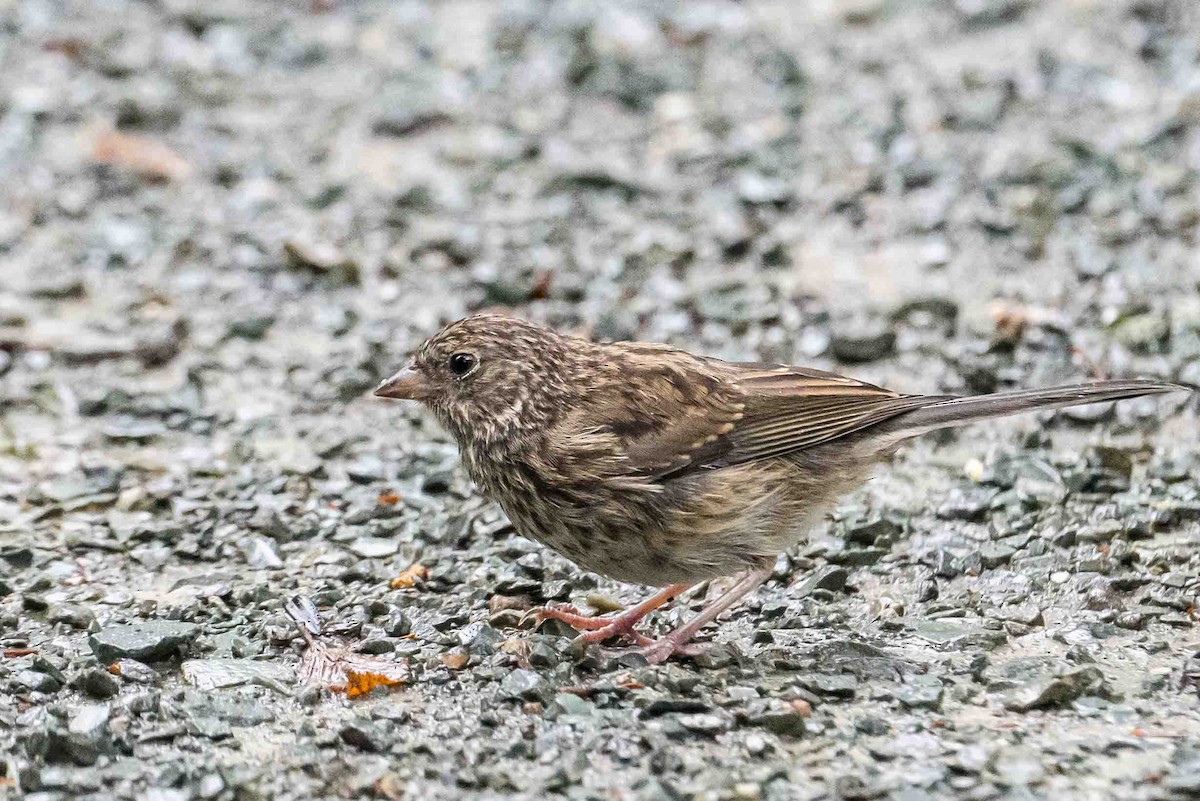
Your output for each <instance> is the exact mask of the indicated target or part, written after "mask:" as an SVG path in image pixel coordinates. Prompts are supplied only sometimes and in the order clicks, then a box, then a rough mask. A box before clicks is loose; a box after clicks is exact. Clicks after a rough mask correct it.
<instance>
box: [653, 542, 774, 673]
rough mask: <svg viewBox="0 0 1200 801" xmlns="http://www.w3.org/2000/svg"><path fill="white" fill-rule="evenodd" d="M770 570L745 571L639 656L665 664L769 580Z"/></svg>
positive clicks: (765, 568) (762, 568) (764, 568)
mask: <svg viewBox="0 0 1200 801" xmlns="http://www.w3.org/2000/svg"><path fill="white" fill-rule="evenodd" d="M773 569H774V566H772V567H761V568H756V569H754V570H748V571H746V572H745V573H744V574H743V575H742V577H741V578H740V579H738V580H737V582H736V583H735V584H734V585H733V586H732V587H730V588H729V589H728V590H726V591H725V592H724V594H722V595H721V597H719V598H717V599H716V600H715V601H713V602H712V603H710V604H709V605H708V606H706V607H704V608H703V609H702V610H700V613H699V614H697V615H696V616H695V617H694V618H692V619H691V620H689V621H688V622H687V623H684V624H683V625H682V626H680V627H679V628H677V629H675V630H674V631H672V632H671V633H670V634H668V635H666V636H665V637H663V638H661V639H659V640H655V641H654V642H651V643H649V644H646V645H644V647H643V648H642V654H643V655H644V656H645V657H646V659H647V660H648V661H649V662H650V664H652V665H657V664H659V663H660V662H665V661H667V659H668V658H670V656H671V654H674V653H676V652H679V651H681V650H684V645H685V644H686V643H687V641H688V640H690V639H692V637H694V636H695V635H696V632H697V631H699V630H700V628H701V627H702V626H703V625H704V624H706V623H708V622H709V621H711V620H714V619H715V618H716V617H717V616H718V615H720V614H721V613H722V612H724V611H725V610H726V609H729V608H730V607H731V606H733V605H734V604H735V603H737V602H738V601H740V600H741V599H742V598H743V597H745V596H746V595H748V594H750V593H752V592H754V590H756V589H758V587H759V586H760V585H761V584H762V583H763V582H764V581H766V580H767V579H768V578H770V576H771V571H772V570H773Z"/></svg>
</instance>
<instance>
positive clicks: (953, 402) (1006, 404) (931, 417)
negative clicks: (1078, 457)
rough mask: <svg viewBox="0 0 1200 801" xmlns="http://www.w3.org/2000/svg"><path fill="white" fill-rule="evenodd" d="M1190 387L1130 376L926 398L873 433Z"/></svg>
mask: <svg viewBox="0 0 1200 801" xmlns="http://www.w3.org/2000/svg"><path fill="white" fill-rule="evenodd" d="M1193 389H1194V388H1193V387H1188V386H1184V385H1182V384H1172V383H1170V382H1167V381H1152V380H1142V379H1134V380H1127V381H1097V382H1094V383H1091V384H1070V385H1068V386H1062V387H1049V388H1047V389H1020V390H1014V391H1011V392H997V393H994V394H992V395H976V396H974V397H969V398H930V399H929V400H930V403H928V404H926V405H921V406H918V407H917V408H915V409H912V410H911V411H907V412H904V413H902V414H899V415H897V416H895V417H893V418H891V419H889V420H887V421H886V422H883V423H880V424H879V426H878V427H876V428H875V432H877V433H881V434H884V435H885V438H886V439H888V440H891V441H895V442H898V441H900V440H902V439H907V438H909V437H915V436H918V435H920V434H924V433H927V432H929V431H934V430H936V429H939V428H949V427H953V426H961V425H966V424H967V423H974V422H976V421H977V420H987V419H989V418H992V417H1005V416H1007V415H1010V414H1019V413H1021V412H1032V411H1036V410H1039V409H1061V408H1063V407H1066V406H1080V405H1083V404H1086V403H1101V402H1104V401H1116V400H1123V399H1125V398H1137V397H1140V396H1142V395H1160V394H1163V393H1166V392H1177V391H1180V390H1184V391H1188V390H1193ZM888 435H890V436H888Z"/></svg>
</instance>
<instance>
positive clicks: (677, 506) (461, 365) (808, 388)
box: [374, 313, 1190, 664]
mask: <svg viewBox="0 0 1200 801" xmlns="http://www.w3.org/2000/svg"><path fill="white" fill-rule="evenodd" d="M1188 389H1190V387H1185V386H1182V385H1179V384H1175V383H1171V382H1167V381H1160V380H1153V379H1130V380H1107V381H1095V382H1091V383H1079V384H1071V385H1067V386H1056V387H1050V388H1045V389H1018V390H1012V391H1002V392H996V393H993V394H988V395H976V396H965V397H959V396H948V395H919V394H917V395H910V394H903V393H900V392H894V391H892V390H888V389H884V388H882V387H879V386H875V385H874V384H869V383H867V382H865V381H860V380H857V379H855V378H849V377H846V376H842V375H838V374H836V373H831V372H825V371H822V370H815V369H810V368H806V367H797V366H791V365H786V364H770V363H740V362H728V361H722V360H720V359H717V358H712V357H707V356H701V355H695V354H693V353H690V352H688V351H686V350H681V349H678V348H675V347H671V346H669V345H663V344H653V343H643V342H612V343H598V342H593V341H591V340H589V339H586V338H583V337H579V336H574V335H570V334H565V333H560V332H558V331H556V330H553V329H551V328H548V327H545V326H542V325H538V324H536V323H532V322H529V321H526V320H522V319H519V318H517V317H512V316H508V315H505V314H500V313H480V314H475V315H472V316H468V317H466V318H464V319H461V320H458V321H456V322H453V323H450V324H449V325H446V326H445V327H444V328H443V329H442V330H440V331H439V332H437V333H436V334H434V335H433V336H431V337H430V338H429V339H427V340H426V341H425V342H424V343H423V344H421V345H420V346H419V347H418V348H417V349H416V351H415V352H414V353H413V355H412V357H411V361H410V362H409V363H408V364H407V366H405V367H404V368H402V369H401V370H400V371H399V372H397V373H395V374H394V375H392V376H391V377H390V378H387V379H386V380H384V381H383V382H382V383H381V384H380V385H379V387H378V388H377V389H376V390H375V393H374V394H375V395H377V396H379V397H382V398H388V399H399V400H408V401H416V402H418V403H420V404H423V405H424V406H425V407H427V408H428V409H429V410H430V411H432V413H433V415H434V416H435V417H436V418H437V420H438V421H439V422H440V423H441V425H442V426H444V427H445V428H446V429H448V431H449V432H450V434H451V435H452V436H453V438H454V439H455V441H456V442H457V444H458V447H459V451H460V455H461V460H462V463H463V465H464V467H465V469H466V471H467V473H468V474H469V475H470V477H471V479H472V480H473V481H474V482H475V484H476V485H477V486H478V487H479V489H480V490H481V491H482V493H483V494H484V495H485V496H487V497H489V498H491V499H492V500H494V501H495V502H497V503H498V504H499V506H500V507H501V508H502V509H503V510H504V512H505V514H506V515H507V516H508V518H509V520H510V522H511V523H512V525H513V527H514V528H515V530H516V531H517V532H518V533H519V534H521V535H523V536H525V537H527V538H529V539H532V540H535V541H537V542H539V543H541V544H543V545H545V546H547V547H549V548H551V549H553V550H555V551H557V552H558V553H560V554H562V555H563V556H565V557H566V558H568V559H570V560H571V561H573V562H574V563H575V564H576V565H578V566H579V567H581V568H583V569H585V570H588V571H591V572H594V573H598V574H600V575H603V576H607V577H610V578H613V579H616V580H618V581H622V582H627V583H632V584H640V585H644V586H647V587H653V588H657V591H656V592H654V593H653V594H652V595H651V596H650V597H649V598H647V599H646V600H645V601H643V602H641V603H639V604H636V605H635V606H632V607H629V608H627V609H625V610H623V611H621V612H619V613H617V614H613V615H610V616H596V617H590V616H586V615H583V614H582V613H581V612H580V611H579V610H577V609H575V608H573V607H569V606H545V607H540V608H538V609H536V610H534V611H535V612H536V613H537V615H538V616H539V618H541V619H546V618H555V619H558V620H562V621H564V622H566V623H567V624H568V625H570V626H572V627H574V628H575V629H576V630H578V631H580V632H581V635H580V639H581V640H582V641H583V642H584V643H599V642H603V641H606V640H609V639H612V638H622V637H623V638H626V639H628V640H632V641H633V642H634V644H635V645H636V646H637V647H638V648H639V650H640V651H641V653H642V654H643V655H644V656H645V658H646V660H647V661H648V662H649V663H651V664H658V663H661V662H663V661H665V660H667V659H668V658H670V657H671V656H673V655H676V654H681V655H687V654H689V653H691V654H694V653H695V650H696V646H695V644H690V645H689V642H690V641H691V640H692V638H693V637H694V635H695V634H696V633H697V632H698V631H699V630H700V629H701V628H702V627H703V626H705V625H706V624H708V623H709V622H711V621H713V620H715V619H716V618H717V617H718V616H719V615H721V614H722V613H723V612H725V611H726V610H727V609H729V608H731V607H732V606H734V604H736V603H737V602H738V601H739V600H740V599H742V598H743V597H745V596H746V595H747V594H749V593H751V592H753V591H754V590H755V589H756V588H757V587H759V586H760V585H761V584H762V583H763V582H764V581H766V579H767V578H768V577H769V576H770V575H771V573H772V571H773V569H774V565H775V563H776V559H777V557H778V555H779V554H781V553H784V552H786V551H787V550H788V549H790V548H792V547H793V546H795V545H796V544H798V543H800V542H802V541H803V540H804V539H805V537H806V535H807V534H808V532H809V531H810V530H811V529H812V528H813V527H815V526H816V525H818V523H819V522H820V521H821V520H822V519H823V518H824V516H825V515H826V514H827V513H828V512H829V511H831V509H832V508H833V507H834V506H835V504H836V503H837V501H838V499H839V498H840V497H841V496H843V495H844V494H846V493H848V492H849V491H851V490H853V489H855V488H856V487H857V486H858V485H860V484H861V483H863V482H864V481H865V480H866V479H867V478H869V477H870V475H871V474H872V472H873V471H874V469H875V466H876V465H877V464H878V463H879V462H881V461H883V460H885V459H887V458H888V457H889V456H890V455H891V454H892V453H893V452H894V451H895V450H896V449H897V447H898V446H899V445H900V444H901V443H902V442H903V441H904V440H907V439H909V438H911V437H915V436H918V435H921V434H924V433H927V432H930V431H933V430H936V429H941V428H947V427H952V426H960V425H964V424H967V423H972V422H975V421H978V420H985V419H989V418H994V417H1001V416H1005V415H1010V414H1016V413H1019V412H1027V411H1034V410H1040V409H1056V408H1061V407H1066V406H1074V405H1077V404H1087V403H1098V402H1101V401H1116V400H1121V399H1125V398H1134V397H1138V396H1142V395H1156V394H1161V393H1167V392H1175V391H1178V390H1188ZM733 576H737V578H736V580H735V581H734V583H733V584H732V585H730V586H729V587H728V589H726V590H725V592H724V593H723V594H721V595H719V596H718V597H717V598H716V599H715V600H713V601H712V602H711V603H710V604H708V605H707V606H706V607H705V608H703V609H702V610H701V611H700V612H698V613H697V614H696V615H695V616H694V617H693V618H692V619H690V620H688V621H687V622H685V623H683V624H681V625H680V626H678V627H677V628H675V629H674V630H673V631H671V632H669V633H668V634H666V635H664V636H662V637H660V638H658V639H652V638H650V637H648V636H646V635H644V634H641V633H639V632H637V631H636V630H635V627H636V625H637V624H638V623H639V622H640V621H642V619H643V618H644V617H645V616H646V615H648V614H649V613H650V612H652V611H653V610H655V609H657V608H659V607H661V606H663V605H664V604H666V603H668V602H669V601H671V600H672V599H674V598H675V597H676V596H678V595H679V594H680V593H682V592H684V591H685V590H687V589H688V588H690V587H693V586H695V585H697V584H699V583H701V582H706V581H710V580H713V579H718V578H726V577H733Z"/></svg>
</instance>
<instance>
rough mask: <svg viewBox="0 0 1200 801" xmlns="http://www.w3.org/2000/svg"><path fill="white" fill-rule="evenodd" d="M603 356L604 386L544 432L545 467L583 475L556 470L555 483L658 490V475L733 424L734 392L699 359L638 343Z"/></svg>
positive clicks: (736, 412) (737, 414) (737, 409)
mask: <svg viewBox="0 0 1200 801" xmlns="http://www.w3.org/2000/svg"><path fill="white" fill-rule="evenodd" d="M606 351H607V353H606V358H605V360H604V361H603V362H601V363H599V364H597V365H596V370H597V372H602V373H604V380H603V381H598V382H597V383H596V386H595V389H594V390H593V391H591V392H589V393H588V395H587V396H586V397H585V398H584V399H583V402H582V403H581V404H580V405H579V406H578V407H577V408H575V409H574V410H572V411H571V413H570V414H568V415H567V416H566V417H565V418H564V419H563V420H562V421H561V422H560V423H559V424H558V425H557V426H556V427H555V428H554V429H553V430H552V431H551V432H550V441H549V445H550V447H549V448H548V450H549V452H550V453H552V454H554V455H553V457H552V458H551V459H550V460H548V461H552V462H553V463H556V464H562V465H564V466H566V465H568V464H572V465H579V464H581V463H584V462H586V463H587V469H585V470H578V469H577V470H570V471H568V470H562V471H556V473H557V475H555V478H556V479H558V480H568V481H570V480H571V479H572V478H574V477H578V478H579V479H580V480H585V481H586V480H593V479H598V480H600V481H602V482H605V483H608V484H610V485H618V484H619V485H620V486H622V487H631V486H635V485H640V486H641V487H643V488H645V489H650V490H658V489H661V487H659V486H658V485H656V484H655V483H654V482H655V480H656V479H657V478H658V477H659V476H662V475H666V474H669V473H673V472H676V471H678V470H680V469H682V468H685V467H687V466H688V465H689V464H690V463H691V462H692V460H693V459H694V457H695V455H696V454H697V453H699V452H701V451H703V450H704V449H706V448H708V447H711V446H713V445H714V444H715V443H718V442H719V441H720V440H721V439H722V438H723V437H725V436H727V435H728V434H729V433H730V432H731V431H733V429H734V426H735V424H736V423H737V421H738V420H739V419H741V416H742V413H743V409H744V404H743V402H742V393H741V391H740V390H739V389H738V388H737V386H736V385H735V384H734V383H733V382H731V381H729V380H728V378H727V376H724V375H722V374H721V373H720V372H718V371H717V370H714V369H712V367H711V366H710V365H709V364H708V363H707V362H706V361H705V360H703V359H699V358H697V357H695V356H692V355H691V354H688V353H685V352H682V351H677V350H673V349H670V348H666V347H648V346H645V345H640V344H630V345H612V346H608V347H607V348H606ZM597 448H602V449H603V451H604V453H603V455H602V456H601V457H600V458H595V457H596V449H597ZM584 450H586V451H587V456H586V457H584V458H579V457H576V456H575V455H574V454H580V453H582V452H583V451H584ZM550 467H553V465H550Z"/></svg>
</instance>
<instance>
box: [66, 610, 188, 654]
mask: <svg viewBox="0 0 1200 801" xmlns="http://www.w3.org/2000/svg"><path fill="white" fill-rule="evenodd" d="M199 632H200V627H199V626H197V625H196V624H194V623H181V622H178V621H174V620H155V621H151V622H149V623H135V624H130V625H116V626H108V627H106V628H103V629H101V630H100V631H98V632H96V633H95V634H93V635H91V636H90V637H88V645H90V646H91V649H92V653H94V654H95V655H96V658H97V659H99V660H100V661H101V662H105V663H108V662H115V661H117V660H119V659H134V660H137V661H139V662H156V661H158V660H161V659H168V658H170V657H171V656H174V655H175V654H176V653H177V652H178V650H179V649H180V648H181V647H182V646H185V645H187V644H188V643H190V642H191V641H192V640H194V639H195V638H196V635H197V634H199Z"/></svg>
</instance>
